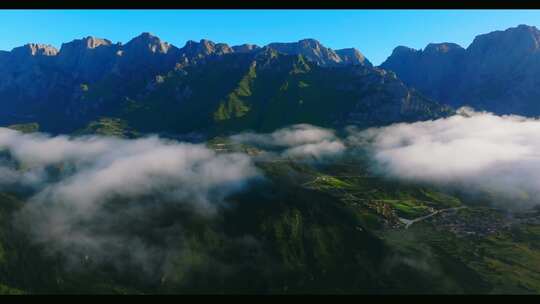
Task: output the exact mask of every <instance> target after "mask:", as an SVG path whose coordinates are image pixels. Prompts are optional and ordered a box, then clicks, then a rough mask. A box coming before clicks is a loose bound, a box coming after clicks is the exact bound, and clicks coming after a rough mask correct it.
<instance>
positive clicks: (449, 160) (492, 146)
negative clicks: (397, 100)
mask: <svg viewBox="0 0 540 304" xmlns="http://www.w3.org/2000/svg"><path fill="white" fill-rule="evenodd" d="M349 141H350V142H352V143H355V144H367V145H368V147H369V149H370V150H371V152H372V155H373V159H374V161H375V162H376V168H377V169H378V170H381V171H382V172H384V173H385V174H388V175H391V176H394V177H399V178H402V179H407V180H413V181H421V182H427V183H436V184H439V185H455V186H457V187H460V188H461V189H472V190H479V191H485V192H486V193H492V194H496V195H494V196H493V197H497V198H500V199H501V201H505V202H509V201H510V202H515V203H516V204H519V203H523V202H529V203H538V197H539V196H538V195H539V194H540V120H538V119H528V118H524V117H520V116H513V115H511V116H497V115H494V114H491V113H485V112H482V113H480V112H474V111H471V110H466V111H464V110H462V111H460V114H459V115H455V116H452V117H449V118H443V119H438V120H434V121H424V122H416V123H410V124H407V123H401V124H395V125H391V126H388V127H383V128H372V129H368V130H365V131H360V132H358V131H354V130H352V129H351V136H350V137H349ZM513 200H517V201H513ZM518 201H519V202H518Z"/></svg>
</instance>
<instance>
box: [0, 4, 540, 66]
mask: <svg viewBox="0 0 540 304" xmlns="http://www.w3.org/2000/svg"><path fill="white" fill-rule="evenodd" d="M518 24H529V25H535V26H537V27H540V10H537V11H535V10H86V11H85V10H26V11H23V10H0V37H2V38H1V39H0V49H1V50H10V49H12V48H13V47H16V46H20V45H23V44H25V43H28V42H37V43H47V44H52V45H54V46H56V47H60V45H61V43H62V42H67V41H71V40H73V39H75V38H81V37H85V36H97V37H102V38H107V39H109V40H112V41H113V42H118V41H120V42H123V43H125V42H127V41H128V40H129V39H131V38H133V37H134V36H136V35H138V34H140V33H141V32H151V33H153V34H155V35H157V36H159V37H160V38H162V39H163V40H165V41H168V42H170V43H172V44H174V45H177V46H179V47H181V46H183V45H184V43H185V42H186V41H187V40H189V39H192V40H200V39H201V38H206V39H210V40H213V41H215V42H225V43H229V44H231V45H234V44H241V43H246V42H249V43H256V44H259V45H264V44H267V43H269V42H274V41H280V42H288V41H297V40H299V39H303V38H315V39H318V40H319V41H321V43H323V44H324V45H326V46H328V47H330V48H333V49H339V48H345V47H356V48H358V49H359V50H360V51H361V52H362V53H364V55H366V57H367V58H368V59H369V60H371V61H372V62H373V63H374V64H380V63H381V62H382V61H384V60H385V59H386V58H387V57H388V56H389V55H390V53H391V52H392V49H393V48H394V47H395V46H397V45H406V46H410V47H413V48H423V47H425V45H426V44H427V43H429V42H455V43H458V44H460V45H462V46H464V47H466V46H468V45H469V44H470V43H471V42H472V40H473V39H474V36H475V35H477V34H482V33H486V32H490V31H494V30H502V29H506V28H508V27H513V26H516V25H518Z"/></svg>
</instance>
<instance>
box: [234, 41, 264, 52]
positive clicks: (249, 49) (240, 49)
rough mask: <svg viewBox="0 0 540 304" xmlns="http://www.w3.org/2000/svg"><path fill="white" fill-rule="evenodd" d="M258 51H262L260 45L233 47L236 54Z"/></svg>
mask: <svg viewBox="0 0 540 304" xmlns="http://www.w3.org/2000/svg"><path fill="white" fill-rule="evenodd" d="M257 49H260V47H259V46H258V45H255V44H247V43H245V44H242V45H235V46H233V47H232V50H233V51H234V52H235V53H249V52H252V51H254V50H257Z"/></svg>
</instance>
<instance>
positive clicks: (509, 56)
mask: <svg viewBox="0 0 540 304" xmlns="http://www.w3.org/2000/svg"><path fill="white" fill-rule="evenodd" d="M539 50H540V31H539V30H538V29H537V28H536V27H533V26H527V25H520V26H517V27H514V28H509V29H507V30H505V31H495V32H491V33H488V34H483V35H479V36H477V37H476V38H475V39H474V41H473V42H472V43H471V45H470V46H469V47H468V48H467V49H463V48H462V47H460V46H458V45H456V44H450V43H441V44H429V45H428V46H427V47H426V48H425V49H424V50H414V49H410V48H406V47H401V46H400V47H397V48H396V49H394V51H393V53H392V55H391V56H390V57H389V58H388V59H387V60H386V61H385V62H384V63H383V64H382V65H381V67H382V68H384V69H388V70H392V71H394V72H396V74H397V75H398V77H400V78H401V79H402V80H403V81H404V82H405V83H407V84H408V85H410V86H413V87H415V88H417V89H418V90H420V91H421V92H423V93H425V94H426V95H428V96H430V97H432V98H435V99H437V100H440V101H443V102H446V103H449V104H451V105H453V106H461V105H471V106H473V107H475V108H479V109H484V110H488V111H494V112H496V113H500V114H509V113H513V114H521V115H528V116H538V115H540V102H539V97H540V79H539V78H538V77H537V76H535V75H538V73H539V72H540V51H539Z"/></svg>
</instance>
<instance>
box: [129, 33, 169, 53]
mask: <svg viewBox="0 0 540 304" xmlns="http://www.w3.org/2000/svg"><path fill="white" fill-rule="evenodd" d="M124 48H125V49H134V48H137V49H145V50H148V51H150V52H152V53H163V54H165V53H167V52H168V51H169V49H171V45H170V44H169V43H167V42H164V41H162V40H161V39H160V38H159V37H157V36H155V35H153V34H152V33H149V32H144V33H141V34H140V35H139V36H137V37H135V38H133V39H131V40H130V41H129V42H128V43H126V45H125V46H124Z"/></svg>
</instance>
